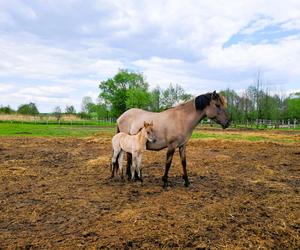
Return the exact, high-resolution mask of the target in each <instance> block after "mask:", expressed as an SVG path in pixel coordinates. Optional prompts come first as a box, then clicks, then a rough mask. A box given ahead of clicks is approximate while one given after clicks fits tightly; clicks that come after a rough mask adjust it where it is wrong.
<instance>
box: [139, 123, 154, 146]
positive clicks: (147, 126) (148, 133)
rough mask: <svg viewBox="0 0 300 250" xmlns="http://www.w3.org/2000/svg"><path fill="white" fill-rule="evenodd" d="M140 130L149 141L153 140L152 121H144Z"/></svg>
mask: <svg viewBox="0 0 300 250" xmlns="http://www.w3.org/2000/svg"><path fill="white" fill-rule="evenodd" d="M142 132H143V134H144V136H145V138H146V139H147V140H148V141H149V142H155V141H156V139H155V135H154V132H153V121H151V122H150V123H147V122H145V121H144V127H143V129H142Z"/></svg>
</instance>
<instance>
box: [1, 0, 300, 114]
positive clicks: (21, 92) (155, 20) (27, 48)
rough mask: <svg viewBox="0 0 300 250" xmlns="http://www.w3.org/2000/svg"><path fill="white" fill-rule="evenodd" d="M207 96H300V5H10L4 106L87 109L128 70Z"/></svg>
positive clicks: (4, 19)
mask: <svg viewBox="0 0 300 250" xmlns="http://www.w3.org/2000/svg"><path fill="white" fill-rule="evenodd" d="M125 68H126V69H131V70H135V71H139V72H143V73H144V75H145V76H146V79H147V81H148V82H149V83H150V86H151V87H152V88H153V87H155V86H157V85H159V86H161V87H163V88H164V87H166V86H168V84H169V83H171V82H172V83H178V84H180V85H182V86H183V87H184V88H185V89H186V91H187V92H190V93H192V94H200V93H204V92H207V91H211V90H215V89H216V90H221V89H224V88H227V87H230V88H233V89H234V90H236V91H237V92H241V91H242V90H243V89H245V88H247V86H249V85H250V84H252V83H253V81H254V79H255V75H256V74H257V72H258V71H260V72H262V77H263V81H264V84H265V86H266V87H267V88H269V89H271V90H273V91H274V90H275V91H280V92H286V93H290V92H293V91H300V1H299V0H294V1H293V0H284V1H282V0H278V1H277V0H269V1H268V0H257V1H256V0H249V1H248V0H244V1H229V0H226V1H225V0H224V1H217V0H208V1H205V0H195V1H188V0H187V1H181V0H178V1H176V0H170V1H159V0H157V1H155V0H151V1H141V0H137V1H129V0H125V1H121V0H119V1H113V0H106V1H105V0H99V1H97V0H86V1H83V0H82V1H80V0H63V1H61V0H20V1H18V0H0V105H1V104H2V105H8V104H9V105H10V106H11V107H13V108H17V107H18V105H20V104H22V103H27V102H30V101H31V102H35V103H37V105H38V108H39V110H40V111H41V112H51V111H53V109H54V107H55V106H56V105H60V106H61V107H62V108H64V107H65V105H75V107H76V109H77V110H79V109H80V103H81V100H82V97H83V96H91V97H92V98H93V99H94V100H95V99H96V97H97V96H98V94H99V89H98V85H99V82H100V81H102V80H105V79H107V78H109V77H112V76H113V75H114V74H115V73H117V71H118V69H125Z"/></svg>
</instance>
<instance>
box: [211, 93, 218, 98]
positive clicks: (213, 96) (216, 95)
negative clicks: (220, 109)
mask: <svg viewBox="0 0 300 250" xmlns="http://www.w3.org/2000/svg"><path fill="white" fill-rule="evenodd" d="M217 97H218V94H217V92H216V91H214V92H213V93H212V99H216V98H217Z"/></svg>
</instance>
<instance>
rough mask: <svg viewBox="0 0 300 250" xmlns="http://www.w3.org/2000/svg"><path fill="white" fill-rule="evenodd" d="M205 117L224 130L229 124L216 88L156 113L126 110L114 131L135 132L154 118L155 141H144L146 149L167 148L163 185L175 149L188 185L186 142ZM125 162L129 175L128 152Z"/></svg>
mask: <svg viewBox="0 0 300 250" xmlns="http://www.w3.org/2000/svg"><path fill="white" fill-rule="evenodd" d="M205 117H208V118H210V119H211V120H213V121H215V122H217V123H218V124H220V125H221V126H222V127H223V128H224V129H225V128H227V127H228V126H229V118H228V114H227V112H226V99H225V98H224V97H223V96H221V95H219V94H218V93H216V91H214V92H213V93H207V94H204V95H199V96H197V97H196V98H194V99H193V100H191V101H188V102H185V103H183V104H180V105H178V106H176V107H174V108H170V109H167V110H165V111H162V112H159V113H155V112H149V111H145V110H142V109H136V108H133V109H129V110H127V111H126V112H124V113H123V114H122V115H121V116H120V117H119V118H118V120H117V132H124V133H127V134H131V135H134V134H137V133H138V131H139V130H140V129H141V128H142V127H143V124H144V121H153V124H154V133H155V138H156V141H155V142H147V149H148V150H156V151H158V150H161V149H163V148H167V159H166V167H165V173H164V175H163V177H162V180H163V182H164V187H167V185H168V173H169V169H170V166H171V163H172V159H173V155H174V152H175V149H176V148H179V155H180V158H181V163H182V168H183V179H184V182H185V183H184V184H185V186H186V187H187V186H189V179H188V174H187V169H186V153H185V150H186V143H187V141H188V140H189V138H190V137H191V135H192V132H193V130H194V128H195V127H196V126H197V124H198V123H199V122H200V121H201V120H202V119H203V118H205ZM127 161H128V162H127V168H129V169H128V170H129V171H127V174H130V164H131V163H130V161H131V157H130V155H128V159H127ZM129 177H130V176H129Z"/></svg>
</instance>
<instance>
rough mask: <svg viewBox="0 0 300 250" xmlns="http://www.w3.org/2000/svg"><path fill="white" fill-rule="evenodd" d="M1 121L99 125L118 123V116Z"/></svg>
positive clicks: (8, 121) (9, 121) (5, 121)
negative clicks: (91, 118)
mask: <svg viewBox="0 0 300 250" xmlns="http://www.w3.org/2000/svg"><path fill="white" fill-rule="evenodd" d="M0 122H1V123H16V124H40V125H43V124H44V125H82V126H97V125H114V124H115V123H116V118H114V117H106V118H101V119H96V120H87V119H80V120H64V119H58V120H53V119H39V118H36V119H30V120H28V119H22V120H21V119H18V120H16V119H13V120H7V119H6V120H0Z"/></svg>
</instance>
